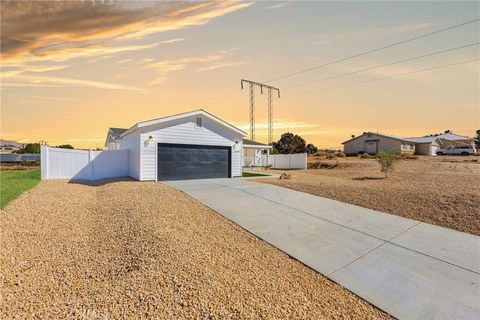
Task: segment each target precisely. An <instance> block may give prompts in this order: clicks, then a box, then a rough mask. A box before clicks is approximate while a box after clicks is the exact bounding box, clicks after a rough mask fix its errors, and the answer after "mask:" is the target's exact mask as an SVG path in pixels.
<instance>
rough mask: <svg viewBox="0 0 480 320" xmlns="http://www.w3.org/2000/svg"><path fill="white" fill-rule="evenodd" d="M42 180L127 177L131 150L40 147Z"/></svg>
mask: <svg viewBox="0 0 480 320" xmlns="http://www.w3.org/2000/svg"><path fill="white" fill-rule="evenodd" d="M40 153H41V160H40V161H41V172H42V180H46V179H72V180H99V179H105V178H113V177H124V176H128V150H104V151H91V150H90V151H85V150H72V149H61V148H50V147H47V146H42V147H41V152H40Z"/></svg>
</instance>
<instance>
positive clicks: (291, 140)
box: [273, 132, 307, 154]
mask: <svg viewBox="0 0 480 320" xmlns="http://www.w3.org/2000/svg"><path fill="white" fill-rule="evenodd" d="M273 149H274V151H275V152H277V153H282V154H291V153H304V152H307V145H306V142H305V139H303V138H302V137H301V136H299V135H296V134H293V133H291V132H286V133H284V134H282V136H281V137H280V140H278V141H277V142H274V143H273Z"/></svg>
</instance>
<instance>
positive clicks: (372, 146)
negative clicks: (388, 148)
mask: <svg viewBox="0 0 480 320" xmlns="http://www.w3.org/2000/svg"><path fill="white" fill-rule="evenodd" d="M365 152H366V153H370V154H375V153H377V143H376V142H366V143H365Z"/></svg>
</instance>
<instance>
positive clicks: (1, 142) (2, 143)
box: [0, 139, 25, 149]
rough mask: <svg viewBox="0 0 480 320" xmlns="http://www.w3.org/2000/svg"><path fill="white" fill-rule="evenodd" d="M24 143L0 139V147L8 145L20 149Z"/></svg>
mask: <svg viewBox="0 0 480 320" xmlns="http://www.w3.org/2000/svg"><path fill="white" fill-rule="evenodd" d="M24 145H25V144H24V143H19V142H17V141H13V140H3V139H0V147H6V146H10V147H17V148H19V149H22V148H23V146H24Z"/></svg>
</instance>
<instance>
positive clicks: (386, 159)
mask: <svg viewBox="0 0 480 320" xmlns="http://www.w3.org/2000/svg"><path fill="white" fill-rule="evenodd" d="M375 159H377V161H378V163H380V171H382V172H383V173H385V178H388V173H389V172H393V170H395V165H396V164H397V162H398V161H399V160H400V159H401V156H400V154H399V153H398V152H393V151H381V152H379V153H377V155H376V157H375Z"/></svg>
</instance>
